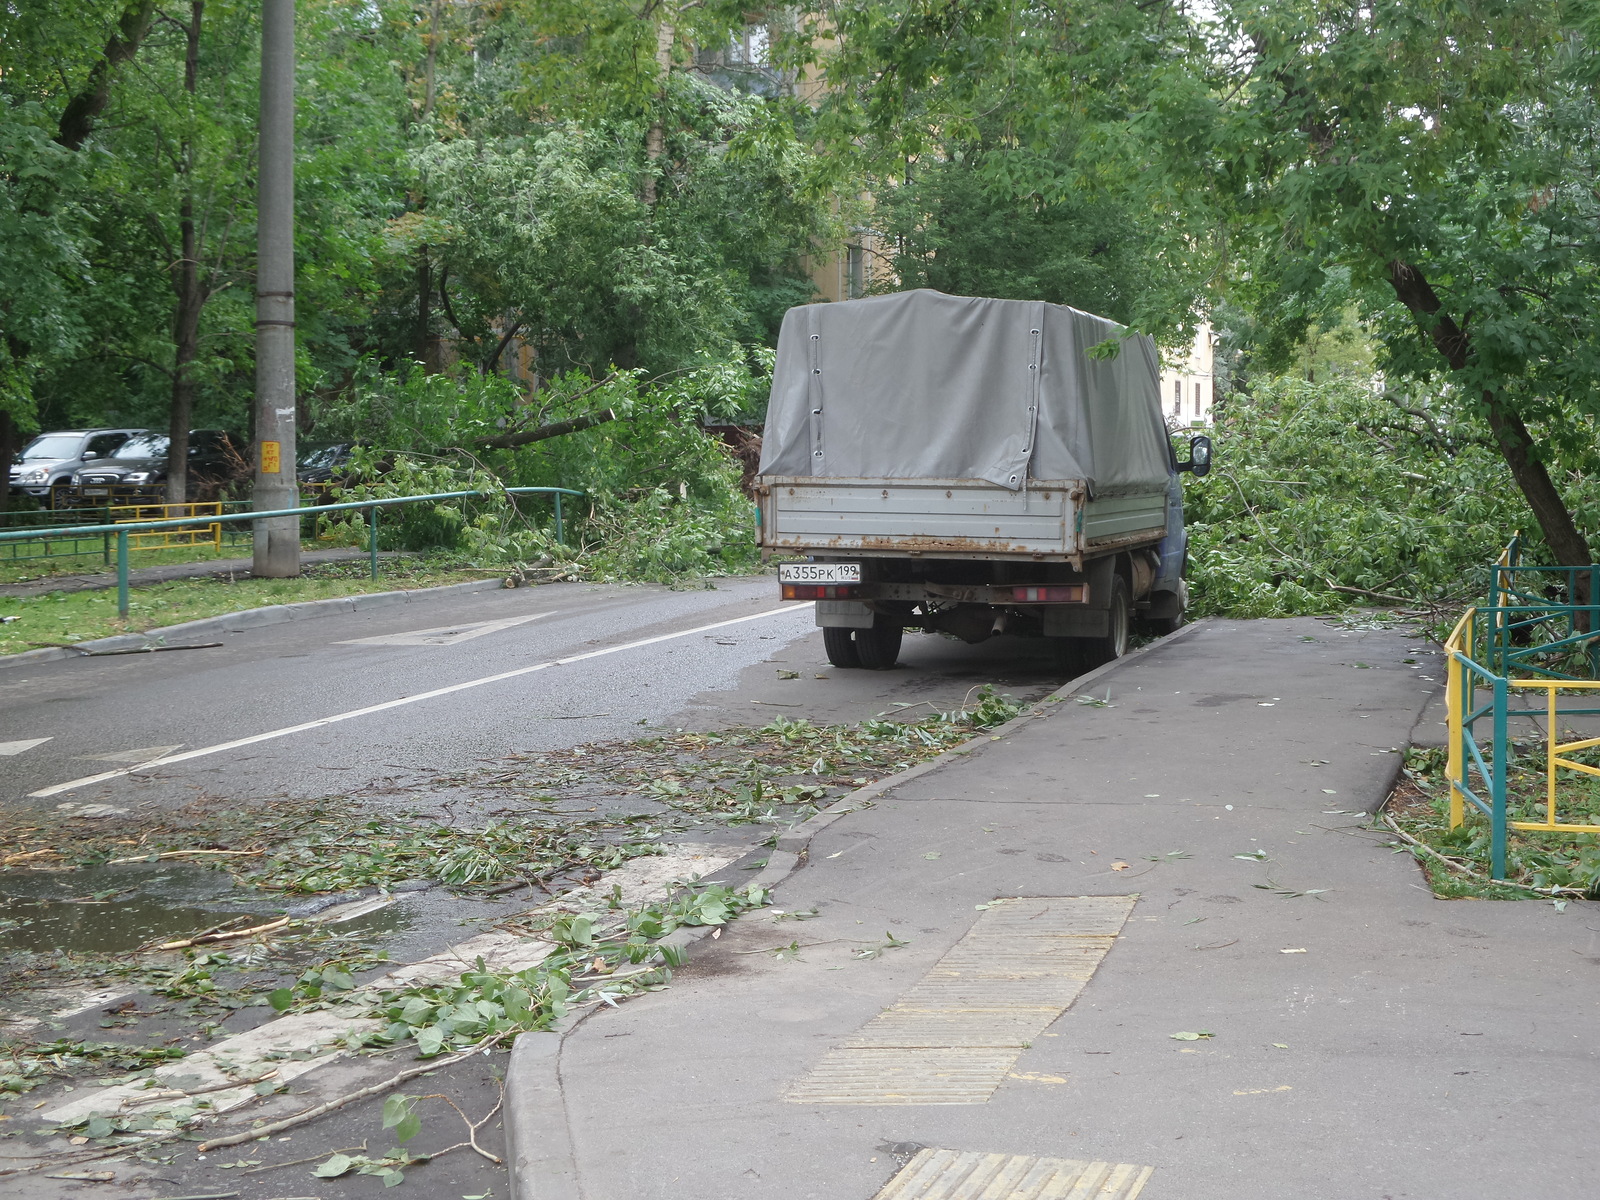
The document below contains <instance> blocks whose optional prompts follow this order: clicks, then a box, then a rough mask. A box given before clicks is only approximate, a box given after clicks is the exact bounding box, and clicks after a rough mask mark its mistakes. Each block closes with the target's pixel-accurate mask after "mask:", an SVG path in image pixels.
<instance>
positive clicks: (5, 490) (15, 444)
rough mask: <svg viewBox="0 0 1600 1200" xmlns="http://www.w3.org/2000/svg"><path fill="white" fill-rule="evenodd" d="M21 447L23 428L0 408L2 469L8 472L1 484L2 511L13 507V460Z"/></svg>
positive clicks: (0, 500) (0, 455)
mask: <svg viewBox="0 0 1600 1200" xmlns="http://www.w3.org/2000/svg"><path fill="white" fill-rule="evenodd" d="M21 449H22V430H20V429H18V428H17V423H16V422H15V421H14V420H12V419H11V414H10V413H9V412H7V411H6V410H5V409H3V408H0V469H3V470H4V471H5V472H6V478H5V480H4V481H3V484H4V486H0V512H5V511H6V510H7V509H8V508H10V507H11V460H12V459H13V458H15V457H16V456H17V451H19V450H21Z"/></svg>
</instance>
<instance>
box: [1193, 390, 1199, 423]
mask: <svg viewBox="0 0 1600 1200" xmlns="http://www.w3.org/2000/svg"><path fill="white" fill-rule="evenodd" d="M1194 415H1195V416H1197V417H1198V416H1199V415H1200V385H1199V384H1198V383H1197V384H1195V385H1194Z"/></svg>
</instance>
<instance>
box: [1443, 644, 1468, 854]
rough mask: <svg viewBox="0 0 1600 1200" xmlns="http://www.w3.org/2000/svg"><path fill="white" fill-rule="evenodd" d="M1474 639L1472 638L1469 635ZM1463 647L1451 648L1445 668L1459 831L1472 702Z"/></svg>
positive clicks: (1454, 818) (1449, 770)
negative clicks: (1464, 721)
mask: <svg viewBox="0 0 1600 1200" xmlns="http://www.w3.org/2000/svg"><path fill="white" fill-rule="evenodd" d="M1468 636H1469V638H1470V636H1471V635H1470V634H1469V635H1468ZM1458 652H1459V647H1457V646H1454V645H1452V646H1450V647H1449V648H1448V649H1447V650H1446V653H1447V654H1449V655H1450V660H1449V662H1448V664H1447V665H1446V666H1445V680H1446V682H1445V708H1446V713H1447V714H1448V720H1449V736H1450V741H1449V743H1448V745H1449V751H1448V753H1449V765H1448V766H1447V767H1446V769H1445V770H1446V774H1448V776H1449V778H1450V828H1451V829H1459V828H1460V827H1461V822H1462V820H1463V819H1464V817H1465V813H1464V812H1463V811H1462V806H1461V786H1462V785H1464V784H1465V783H1466V781H1467V777H1466V767H1465V763H1466V761H1467V749H1466V741H1465V738H1466V729H1465V727H1464V726H1463V724H1462V720H1461V718H1462V714H1463V713H1466V712H1470V711H1471V706H1470V700H1469V697H1468V696H1467V694H1466V687H1465V684H1466V681H1467V675H1468V672H1466V671H1464V670H1462V668H1461V662H1460V660H1459V659H1457V658H1456V654H1457V653H1458Z"/></svg>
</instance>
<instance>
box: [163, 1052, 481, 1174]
mask: <svg viewBox="0 0 1600 1200" xmlns="http://www.w3.org/2000/svg"><path fill="white" fill-rule="evenodd" d="M505 1037H506V1035H505V1034H504V1033H497V1034H495V1035H494V1036H493V1037H487V1038H484V1039H483V1041H481V1042H477V1043H475V1044H474V1045H471V1046H469V1047H467V1049H465V1050H460V1051H457V1052H456V1053H455V1054H447V1055H445V1056H444V1057H443V1058H435V1059H432V1060H430V1061H428V1062H425V1063H423V1064H422V1065H421V1066H420V1067H411V1068H409V1069H407V1070H404V1071H400V1072H399V1073H397V1074H394V1075H391V1076H389V1078H388V1079H385V1080H383V1081H382V1082H380V1083H374V1084H370V1085H368V1086H367V1087H364V1088H357V1089H356V1090H355V1091H353V1092H349V1093H347V1094H345V1095H343V1096H338V1097H335V1098H334V1099H332V1100H329V1101H327V1102H326V1103H324V1104H318V1105H315V1106H314V1107H312V1108H308V1109H306V1110H305V1111H304V1112H301V1113H296V1114H295V1115H294V1116H292V1117H284V1118H283V1120H281V1121H270V1122H268V1123H267V1124H265V1125H257V1126H255V1127H254V1128H252V1129H246V1130H244V1131H243V1132H241V1133H230V1134H227V1135H226V1136H224V1137H219V1138H209V1139H207V1140H206V1141H204V1142H201V1143H200V1145H199V1146H197V1147H195V1153H197V1154H205V1153H208V1152H209V1151H212V1150H217V1149H220V1148H222V1147H223V1146H237V1145H239V1144H240V1143H242V1142H253V1141H255V1140H256V1139H257V1138H260V1137H269V1136H271V1135H272V1134H275V1133H281V1132H283V1131H284V1130H285V1129H293V1128H294V1127H295V1126H296V1125H304V1124H305V1123H306V1122H307V1121H314V1120H316V1119H317V1118H318V1117H320V1116H323V1115H324V1114H326V1113H331V1112H333V1111H334V1110H335V1109H337V1108H343V1107H344V1106H345V1105H346V1104H354V1103H355V1102H356V1101H358V1100H365V1099H367V1098H368V1097H371V1096H381V1095H383V1093H384V1092H387V1091H389V1090H390V1089H391V1088H397V1087H399V1086H400V1085H401V1084H402V1083H404V1082H406V1080H408V1079H415V1078H416V1077H417V1076H418V1075H426V1074H427V1073H428V1072H429V1071H437V1070H439V1069H440V1068H441V1067H449V1066H454V1065H455V1064H456V1063H458V1062H465V1061H466V1060H467V1059H469V1058H471V1057H472V1056H473V1055H474V1054H477V1053H478V1052H479V1051H482V1050H487V1049H489V1048H490V1047H491V1046H494V1045H496V1044H498V1043H499V1042H502V1041H504V1040H505Z"/></svg>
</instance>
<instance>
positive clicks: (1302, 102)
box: [0, 0, 1600, 590]
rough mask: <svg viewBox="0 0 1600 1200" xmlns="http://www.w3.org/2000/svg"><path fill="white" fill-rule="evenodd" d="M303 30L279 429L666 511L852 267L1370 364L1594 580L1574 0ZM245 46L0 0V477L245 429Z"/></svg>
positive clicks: (398, 10)
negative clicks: (560, 424)
mask: <svg viewBox="0 0 1600 1200" xmlns="http://www.w3.org/2000/svg"><path fill="white" fill-rule="evenodd" d="M298 12H299V18H298V19H299V52H300V62H299V74H298V80H299V82H298V87H299V95H300V115H299V148H298V155H299V162H298V166H297V171H298V179H299V189H298V196H297V206H298V212H297V222H298V224H297V229H298V235H297V236H298V246H297V250H298V258H299V273H300V274H299V284H298V287H299V313H300V317H301V326H300V329H299V331H298V344H299V353H300V366H301V372H300V374H301V379H302V383H303V389H304V392H303V396H302V401H301V405H302V413H301V419H302V426H303V428H305V429H306V430H307V431H308V432H309V434H310V437H311V438H312V439H313V440H316V439H319V438H321V437H326V438H332V437H333V436H335V435H337V436H341V437H350V438H356V439H359V440H363V441H364V442H366V443H367V444H370V445H372V446H374V447H382V448H387V449H390V450H398V449H404V450H406V451H408V452H411V453H419V452H420V453H421V454H423V455H441V454H453V455H455V456H456V457H457V460H459V461H461V462H466V461H467V460H468V459H470V460H471V463H472V465H471V467H470V469H472V470H480V469H492V470H494V471H495V472H497V473H500V474H502V475H504V476H506V477H508V478H513V479H514V480H515V481H517V482H537V483H556V482H572V481H573V480H572V479H570V478H563V479H557V478H554V477H553V474H554V473H562V472H565V473H568V474H570V475H577V476H584V477H593V478H595V479H598V478H600V477H601V476H604V477H605V478H606V479H607V480H608V481H609V482H608V483H607V484H606V486H607V487H608V488H611V489H614V490H616V491H617V494H619V495H621V494H626V495H630V496H633V497H636V498H638V497H645V496H653V495H657V494H659V495H663V496H667V497H669V498H670V497H671V496H673V495H677V496H679V498H680V499H686V498H687V496H688V495H689V494H690V493H691V492H693V491H694V490H695V489H696V488H697V487H699V488H702V490H703V485H704V486H709V485H706V483H705V481H706V480H707V479H709V478H710V476H709V475H706V474H705V472H704V471H703V470H702V467H705V468H706V469H709V466H708V464H711V463H714V462H716V461H718V460H717V458H716V455H715V454H710V452H709V451H708V454H710V456H709V457H707V456H706V455H701V454H700V453H699V452H698V451H697V452H694V453H690V452H688V450H686V448H685V444H684V443H682V442H681V440H679V439H678V434H677V432H676V431H677V430H678V429H680V428H694V427H695V426H697V425H698V424H699V423H700V422H701V421H703V419H704V418H706V417H708V416H717V415H718V414H720V419H729V418H731V417H733V416H735V415H738V414H739V413H745V414H748V413H751V412H758V411H759V409H760V405H761V399H760V398H761V393H762V389H763V387H764V383H763V381H764V371H765V369H766V366H765V364H766V362H767V361H768V357H767V355H768V352H769V351H770V348H771V346H772V342H773V339H774V337H775V332H776V328H777V325H778V321H779V319H780V318H781V315H782V313H783V311H784V310H785V309H786V308H787V307H789V306H790V305H792V304H796V303H804V302H808V301H811V300H814V299H816V298H817V296H816V291H815V288H814V286H813V284H812V274H813V271H814V269H815V267H816V266H817V265H818V264H819V263H820V262H822V261H824V260H825V259H826V258H827V257H828V255H830V254H832V253H834V252H835V251H836V250H837V248H838V247H840V246H841V245H842V244H843V243H844V242H845V241H846V240H850V241H852V242H857V243H859V244H861V245H864V246H867V247H869V248H870V250H871V252H872V253H874V254H875V255H876V256H877V259H876V261H875V262H874V264H873V268H872V271H871V273H870V279H871V285H872V286H873V287H876V288H880V289H882V288H900V287H918V286H931V287H936V288H940V289H943V290H947V291H952V292H958V293H969V294H987V295H998V296H1010V297H1030V298H1041V299H1047V300H1053V301H1058V302H1062V303H1068V304H1073V305H1076V306H1078V307H1080V308H1085V309H1089V310H1092V311H1096V312H1100V313H1103V314H1105V315H1107V316H1111V317H1114V318H1116V319H1118V320H1121V321H1124V322H1126V323H1129V324H1131V325H1134V326H1137V327H1138V328H1140V329H1143V330H1145V331H1147V332H1150V333H1152V334H1153V335H1155V336H1156V337H1157V338H1158V340H1160V341H1162V343H1163V344H1165V345H1167V346H1170V347H1174V348H1176V347H1179V346H1182V345H1185V344H1187V343H1188V341H1189V339H1190V338H1191V336H1192V334H1193V331H1194V329H1195V327H1196V325H1197V323H1198V322H1199V321H1200V320H1202V319H1205V318H1208V317H1209V318H1210V319H1211V320H1212V321H1213V323H1214V325H1215V326H1216V327H1217V328H1218V329H1219V330H1221V331H1222V334H1223V338H1224V346H1223V349H1224V351H1225V358H1226V367H1227V382H1226V386H1227V387H1229V388H1231V389H1233V390H1234V391H1235V392H1236V397H1235V399H1236V400H1237V405H1236V407H1235V412H1243V411H1252V412H1258V413H1259V412H1269V413H1270V412H1275V411H1277V410H1278V407H1279V406H1281V404H1282V403H1285V402H1286V401H1284V399H1283V397H1284V396H1285V395H1288V393H1284V392H1283V391H1282V387H1283V386H1284V385H1282V384H1280V383H1278V382H1274V380H1275V378H1276V377H1278V376H1280V375H1283V374H1284V373H1298V374H1302V375H1304V374H1306V373H1308V372H1309V373H1310V374H1311V375H1312V376H1313V377H1315V378H1314V382H1315V383H1316V384H1317V385H1321V384H1325V383H1327V382H1328V377H1327V376H1328V369H1327V368H1326V367H1325V368H1324V369H1323V374H1322V376H1320V377H1317V370H1316V368H1314V367H1312V366H1310V365H1309V364H1312V363H1316V362H1321V363H1334V362H1337V363H1343V364H1346V365H1350V364H1359V369H1360V370H1361V371H1364V372H1367V376H1368V377H1367V381H1366V384H1364V385H1363V386H1366V385H1367V384H1371V383H1372V382H1373V380H1374V379H1375V378H1376V379H1380V380H1381V385H1382V386H1381V388H1380V389H1379V390H1378V391H1376V392H1374V396H1375V397H1376V398H1375V399H1373V400H1372V404H1373V405H1375V406H1376V407H1375V411H1380V412H1389V411H1390V410H1391V409H1392V410H1393V411H1400V410H1401V409H1409V410H1411V411H1413V412H1420V413H1424V414H1426V415H1427V420H1428V421H1429V422H1432V423H1435V424H1437V425H1439V426H1440V427H1441V428H1448V429H1451V430H1457V429H1460V430H1462V431H1465V434H1466V435H1470V436H1465V440H1464V441H1463V443H1462V444H1463V445H1471V446H1474V447H1477V448H1478V449H1482V448H1484V447H1488V448H1489V450H1490V451H1491V452H1492V453H1493V454H1497V455H1498V456H1499V458H1500V460H1501V461H1502V462H1503V463H1504V470H1505V471H1506V472H1508V473H1509V475H1508V477H1509V478H1510V479H1511V480H1512V481H1514V483H1515V486H1516V487H1517V488H1518V489H1519V490H1520V492H1521V495H1522V498H1523V500H1524V501H1525V502H1526V505H1527V514H1528V515H1529V517H1530V519H1531V520H1532V521H1534V522H1535V523H1536V524H1537V525H1538V527H1539V529H1540V530H1541V531H1542V534H1543V538H1544V541H1545V543H1546V545H1547V547H1548V550H1549V553H1550V554H1551V555H1552V556H1553V557H1555V558H1556V559H1557V560H1559V561H1563V562H1575V561H1587V560H1588V558H1589V556H1590V553H1591V548H1590V546H1589V545H1588V541H1587V537H1586V534H1585V532H1584V530H1585V525H1584V522H1583V517H1582V512H1583V511H1586V510H1584V505H1585V504H1586V503H1587V501H1585V500H1584V499H1583V496H1584V494H1585V492H1584V485H1582V484H1581V482H1580V481H1581V480H1583V479H1586V478H1587V477H1588V476H1587V472H1588V469H1589V461H1588V456H1589V450H1590V447H1591V446H1592V444H1593V443H1594V440H1595V438H1594V421H1595V419H1596V417H1597V416H1600V386H1597V380H1600V315H1597V314H1600V282H1597V281H1600V237H1597V229H1596V224H1597V218H1600V209H1597V201H1596V196H1597V195H1600V187H1597V180H1596V173H1597V170H1600V146H1597V144H1596V131H1597V129H1600V111H1597V108H1596V103H1597V101H1596V84H1597V81H1600V55H1597V52H1596V49H1595V46H1594V39H1595V36H1596V34H1597V32H1600V31H1597V28H1596V26H1597V21H1600V19H1597V18H1596V17H1595V15H1594V12H1593V9H1592V6H1591V5H1588V4H1585V3H1577V2H1575V0H1377V2H1375V3H1368V4H1362V5H1355V6H1352V5H1348V4H1343V3H1336V2H1334V0H1274V2H1273V3H1272V4H1265V5H1264V4H1260V3H1254V2H1252V3H1244V2H1242V0H1239V2H1235V0H1214V2H1213V3H1209V4H1207V5H1204V6H1194V5H1190V4H1188V3H1187V2H1186V0H1150V2H1148V3H1139V4H1128V3H1125V2H1123V0H1043V2H1040V0H1028V2H1027V3H1023V2H1022V0H819V2H818V3H817V4H814V5H809V6H802V7H799V8H777V7H774V8H772V9H770V10H767V11H765V12H763V11H762V10H760V9H759V8H751V7H750V6H748V5H746V4H743V3H741V4H734V3H732V2H731V0H693V2H688V0H482V2H470V3H469V2H465V0H360V2H357V0H299V5H298ZM258 40H259V13H258V10H257V7H256V5H254V4H253V3H251V2H250V0H171V2H170V3H158V2H157V0H85V2H84V3H82V4H77V5H71V6H62V5H58V4H52V3H48V2H46V0H18V2H17V3H15V4H13V5H10V6H7V7H5V8H4V9H0V334H3V337H0V452H4V453H9V450H8V447H9V445H10V444H12V443H13V442H14V441H15V439H16V437H17V436H18V435H19V434H20V433H22V432H26V431H29V430H32V429H34V428H36V427H37V426H38V425H39V424H40V423H41V422H43V423H46V424H53V425H76V424H91V423H93V424H98V423H113V424H119V425H124V424H126V425H136V424H137V425H152V426H157V427H165V428H169V429H170V430H171V431H172V432H173V433H174V434H175V435H181V434H182V433H183V432H184V431H185V430H186V429H187V428H188V426H189V425H190V424H196V425H213V424H214V425H223V426H227V427H230V428H232V429H234V430H235V431H236V432H241V433H247V432H248V428H247V426H248V421H249V415H248V414H249V408H250V405H249V399H250V394H251V385H250V380H251V377H252V371H253V366H252V349H253V348H252V338H251V328H252V327H251V316H250V305H249V295H250V291H251V285H252V269H253V253H254V249H253V240H254V211H253V195H254V175H253V173H254V106H255V79H256V73H257V53H258V51H257V44H258ZM1337 330H1346V331H1349V330H1355V331H1356V332H1357V334H1358V335H1359V336H1357V337H1356V340H1355V341H1350V340H1349V339H1348V338H1346V339H1345V340H1344V341H1342V342H1341V341H1340V338H1342V337H1344V335H1343V334H1335V333H1334V332H1333V331H1337ZM1358 342H1359V346H1358V345H1357V343H1358ZM1330 347H1335V349H1329V348H1330ZM1337 347H1343V348H1342V349H1339V348H1337ZM1337 373H1338V372H1337V371H1335V372H1334V374H1337ZM1308 382H1311V381H1308ZM1341 386H1343V385H1341ZM1258 392H1260V393H1262V394H1265V395H1267V396H1270V397H1273V399H1271V400H1270V401H1261V403H1265V404H1266V405H1267V407H1266V408H1265V409H1252V408H1250V407H1249V405H1251V404H1254V403H1256V402H1257V401H1256V400H1255V399H1254V397H1255V396H1256V395H1257V393H1258ZM602 398H611V399H614V400H615V401H616V404H617V405H619V406H620V407H618V408H617V409H616V411H618V412H621V413H624V414H626V415H625V416H624V417H623V418H622V419H621V420H618V421H617V422H615V423H614V424H613V426H601V425H596V426H594V427H592V428H589V429H587V430H586V431H585V432H584V433H583V434H581V435H573V437H574V446H577V447H578V448H574V447H568V446H563V445H561V444H560V442H559V440H557V441H556V442H552V443H550V444H543V443H541V444H539V445H537V446H523V447H521V448H520V449H512V448H509V447H507V446H503V445H491V444H489V443H490V441H492V440H493V438H494V437H495V436H496V435H495V434H493V433H491V432H485V431H494V430H498V431H502V432H503V431H505V430H508V429H509V430H523V429H527V428H530V427H532V426H533V425H536V424H537V423H538V422H539V421H544V420H553V421H559V420H567V419H571V418H575V417H580V416H582V415H583V411H582V410H583V409H584V406H585V405H588V404H594V403H597V402H598V401H599V400H601V399H602ZM1347 400H1348V401H1349V403H1354V401H1353V400H1349V398H1348V397H1347ZM1341 403H1345V402H1344V401H1341ZM1336 407H1337V406H1336ZM1339 411H1344V410H1343V409H1340V410H1339ZM1301 424H1302V425H1303V424H1304V422H1303V421H1302V423H1301ZM1357 424H1358V425H1359V424H1360V423H1359V422H1358V423H1357ZM1298 427H1300V426H1297V428H1298ZM319 430H320V433H319ZM694 436H696V437H701V438H704V437H705V435H704V434H703V433H700V432H699V431H698V430H697V429H696V430H695V433H694ZM1452 436H1455V435H1454V434H1453V435H1452ZM485 439H489V440H487V441H486V440H485ZM501 440H502V441H504V440H506V439H504V438H502V439H501ZM579 443H581V445H582V446H588V447H590V448H591V449H592V450H598V451H601V452H603V453H604V454H607V455H613V456H614V457H613V458H611V459H608V460H607V463H606V464H605V465H604V466H603V467H602V466H600V465H597V461H596V460H595V458H594V455H593V454H592V453H586V452H585V451H584V450H583V449H582V448H581V446H579ZM704 444H705V445H711V444H710V443H709V442H706V443H704ZM712 449H713V450H714V446H713V447H712ZM1476 452H1477V451H1476V450H1475V451H1473V453H1476ZM0 456H3V454H0ZM462 456H465V457H464V458H463V457H462ZM683 463H695V464H700V465H698V466H695V467H693V468H692V469H691V468H689V467H684V466H681V465H680V464H683ZM723 468H724V469H723V472H722V483H721V484H719V485H718V487H719V488H720V489H721V491H720V492H719V493H718V494H719V496H720V497H721V499H719V500H718V501H717V502H716V506H717V507H719V511H725V512H727V513H728V514H733V513H735V512H736V511H737V505H736V504H735V503H734V493H733V492H732V490H731V489H732V483H731V482H730V480H731V479H732V476H731V475H730V474H729V472H730V471H732V467H731V465H730V464H727V463H726V462H725V461H724V463H723ZM1408 469H1410V468H1408ZM1486 469H1487V468H1486ZM1421 473H1426V472H1421ZM1485 478H1487V476H1485ZM1330 486H1333V481H1330ZM713 490H715V489H713ZM707 494H709V493H707ZM1253 503H1254V502H1253V501H1252V504H1253ZM1486 511H1487V510H1486ZM681 515H682V514H680V516H681ZM662 519H663V520H669V519H670V514H669V516H666V517H663V518H662ZM732 519H733V517H732V516H731V515H730V516H729V520H732ZM1358 574H1359V573H1358ZM1361 578H1366V575H1365V574H1361ZM1350 586H1360V587H1365V586H1366V585H1365V584H1351V585H1350ZM1373 590H1381V589H1373Z"/></svg>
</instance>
